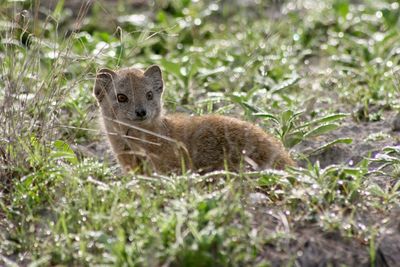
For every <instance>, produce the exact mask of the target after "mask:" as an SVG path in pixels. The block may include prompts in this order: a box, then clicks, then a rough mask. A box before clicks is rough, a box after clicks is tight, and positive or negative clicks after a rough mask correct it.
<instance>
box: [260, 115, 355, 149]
mask: <svg viewBox="0 0 400 267" xmlns="http://www.w3.org/2000/svg"><path fill="white" fill-rule="evenodd" d="M302 113H303V112H301V111H300V112H294V111H292V110H287V111H284V112H283V113H282V114H281V116H276V115H273V114H269V113H254V114H253V115H254V116H256V117H259V118H263V119H265V120H271V121H272V122H273V123H274V124H275V125H276V126H277V128H276V129H275V133H276V135H277V136H278V137H279V138H280V139H281V140H282V142H283V143H284V145H285V146H286V147H289V148H290V147H293V146H295V145H296V144H298V143H300V142H301V141H303V140H305V139H307V138H311V137H315V136H319V135H322V134H326V133H328V132H330V131H333V130H335V129H337V128H338V127H339V125H338V124H337V123H335V122H337V121H339V120H341V119H343V118H345V117H347V116H348V114H343V113H337V114H331V115H327V116H324V117H321V118H316V119H313V120H311V121H309V122H299V120H300V118H299V117H300V115H301V114H302ZM333 142H334V143H332V144H337V143H349V142H351V141H350V140H349V139H347V138H346V139H337V140H335V141H333ZM332 144H331V145H332Z"/></svg>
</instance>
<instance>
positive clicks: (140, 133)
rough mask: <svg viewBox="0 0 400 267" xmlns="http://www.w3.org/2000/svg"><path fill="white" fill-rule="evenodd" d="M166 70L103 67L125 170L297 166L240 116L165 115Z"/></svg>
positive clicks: (101, 98) (102, 99)
mask: <svg viewBox="0 0 400 267" xmlns="http://www.w3.org/2000/svg"><path fill="white" fill-rule="evenodd" d="M163 90H164V82H163V78H162V73H161V69H160V68H159V67H158V66H156V65H154V66H151V67H149V68H148V69H147V70H146V71H142V70H140V69H136V68H126V69H120V70H118V71H112V70H109V69H101V70H100V71H99V72H98V74H97V77H96V82H95V86H94V95H95V96H96V98H97V101H98V103H99V106H100V109H101V114H102V117H103V121H104V126H105V130H106V131H107V134H108V138H109V141H110V143H111V147H112V150H113V152H114V153H115V155H116V156H117V159H118V162H119V163H120V164H121V165H122V167H123V169H124V170H125V171H129V170H139V171H144V170H143V168H144V167H145V166H148V167H150V168H151V169H152V170H155V171H157V172H159V173H171V172H181V171H182V168H187V169H191V170H193V171H198V172H208V171H213V170H223V169H226V168H228V169H229V170H234V171H238V170H240V169H241V168H247V167H250V168H251V169H253V170H254V169H256V170H260V169H264V168H275V169H282V168H284V166H286V165H294V162H293V160H292V159H291V158H290V156H289V154H288V153H287V152H286V151H285V149H284V147H283V146H282V144H281V143H280V142H279V141H278V140H276V139H275V138H274V137H272V136H270V135H268V134H266V133H265V132H264V131H263V130H262V129H261V128H259V127H257V126H255V125H252V124H250V123H248V122H244V121H240V120H238V119H235V118H231V117H226V116H218V115H205V116H189V115H183V114H171V115H164V113H163V109H162V101H161V96H162V93H163Z"/></svg>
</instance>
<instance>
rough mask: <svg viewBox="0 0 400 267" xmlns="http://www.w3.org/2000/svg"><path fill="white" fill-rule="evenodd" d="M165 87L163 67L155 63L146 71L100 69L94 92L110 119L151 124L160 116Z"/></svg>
mask: <svg viewBox="0 0 400 267" xmlns="http://www.w3.org/2000/svg"><path fill="white" fill-rule="evenodd" d="M163 88H164V82H163V79H162V74H161V69H160V67H158V66H156V65H153V66H151V67H149V68H148V69H147V70H146V71H142V70H140V69H136V68H127V69H121V70H118V71H112V70H109V69H101V70H100V71H99V72H98V73H97V76H96V82H95V86H94V95H95V97H96V98H97V102H98V103H99V106H100V109H101V112H102V114H103V116H105V117H107V118H111V119H114V120H118V121H122V122H124V123H129V124H140V123H151V122H152V121H153V120H155V119H157V118H159V117H160V116H161V113H162V103H161V96H162V92H163Z"/></svg>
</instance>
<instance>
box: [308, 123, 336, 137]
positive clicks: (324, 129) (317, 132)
mask: <svg viewBox="0 0 400 267" xmlns="http://www.w3.org/2000/svg"><path fill="white" fill-rule="evenodd" d="M338 127H339V125H337V124H333V123H332V124H324V125H321V126H318V127H317V128H314V129H312V130H311V131H309V132H307V133H305V134H304V137H313V136H318V135H321V134H325V133H328V132H331V131H333V130H335V129H337V128H338Z"/></svg>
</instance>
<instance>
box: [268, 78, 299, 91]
mask: <svg viewBox="0 0 400 267" xmlns="http://www.w3.org/2000/svg"><path fill="white" fill-rule="evenodd" d="M299 80H300V77H299V76H298V75H297V74H294V75H293V77H291V78H289V79H287V80H285V81H283V82H281V83H279V84H277V85H275V86H274V87H272V92H273V93H276V92H279V91H282V90H284V89H286V88H288V87H291V86H292V85H295V84H296V83H297V82H298V81H299Z"/></svg>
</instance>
